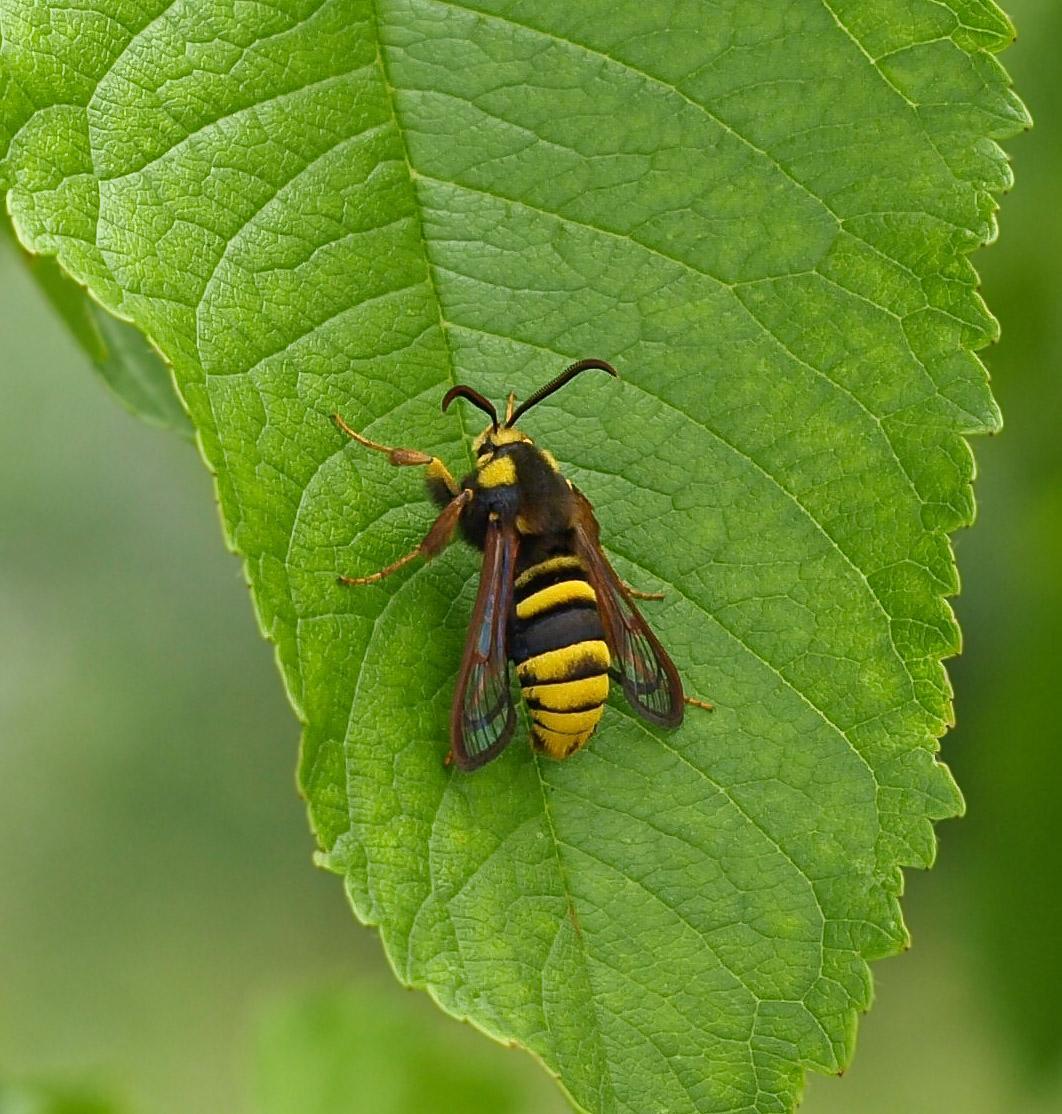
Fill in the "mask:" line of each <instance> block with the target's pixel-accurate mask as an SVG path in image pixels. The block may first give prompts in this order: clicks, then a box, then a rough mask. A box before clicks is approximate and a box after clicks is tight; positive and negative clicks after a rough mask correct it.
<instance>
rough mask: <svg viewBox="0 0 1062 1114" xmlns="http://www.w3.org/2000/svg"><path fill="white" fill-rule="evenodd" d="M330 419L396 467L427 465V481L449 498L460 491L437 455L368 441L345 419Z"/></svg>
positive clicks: (455, 495)
mask: <svg viewBox="0 0 1062 1114" xmlns="http://www.w3.org/2000/svg"><path fill="white" fill-rule="evenodd" d="M332 421H334V422H335V423H336V425H337V426H338V427H339V428H340V429H341V430H342V431H343V432H344V433H345V434H346V435H347V436H348V437H350V438H353V440H355V441H357V443H358V444H359V445H364V446H365V448H367V449H375V450H376V452H378V453H386V454H387V459H388V460H390V462H391V463H392V464H393V465H395V466H396V467H398V468H401V467H402V466H404V465H414V466H418V465H419V466H424V465H426V466H427V469H428V482H429V483H431V484H434V483H441V484H442V485H443V486H444V487H445V488H446V491H447V492H449V495H450V498H451V499H453V498H456V497H457V495H458V494H459V493H460V490H461V489H460V488H459V487H458V486H457V482H456V480H454V478H453V476H451V475H450V470H449V469H448V468H447V467H446V465H445V464H443V462H442V461H441V460H440V459H439V458H438V457H437V456H431V455H430V454H429V453H422V452H421V451H420V450H419V449H394V448H392V447H391V446H390V445H381V444H380V443H379V442H377V441H370V440H369V438H368V437H363V436H362V435H361V434H360V433H356V432H355V431H354V430H353V429H351V428H350V426H348V425H347V423H346V422H345V421H343V419H342V418H341V417H340V416H339V415H338V414H333V415H332Z"/></svg>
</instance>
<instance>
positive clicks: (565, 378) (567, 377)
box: [451, 356, 619, 428]
mask: <svg viewBox="0 0 1062 1114" xmlns="http://www.w3.org/2000/svg"><path fill="white" fill-rule="evenodd" d="M591 368H597V369H598V370H599V371H607V372H608V373H609V375H613V376H615V377H616V378H617V379H618V378H619V372H618V371H617V370H616V369H615V368H614V367H613V366H612V365H611V364H608V363H605V361H604V360H596V359H594V357H593V356H591V357H589V358H588V359H586V360H576V361H575V363H574V364H572V365H571V366H570V367H566V368H565V369H564V370H563V371H562V372H561V373H560V375H558V376H557V378H556V379H552V380H550V382H548V383H547V384H546V385H545V386H544V387H539V389H538V390H537V391H535V393H534V394H533V395H532V396H531V397H530V398H528V399H525V400H524V401H523V402H521V403H520V405H519V406H518V407H517V408H516V409H515V410H514V411H513V416H512V417H511V418H510V419H509V420H508V421H507V422H506V423H505V425H506V427H507V428H508V427H511V426H512V425H513V424H514V423H515V422H516V419H517V418H519V417H520V415H521V414H526V413H527V412H528V410H530V409H531V407H532V406H536V405H537V404H538V403H540V402H541V401H542V400H543V399H544V398H547V397H548V396H549V395H551V394H553V392H554V391H559V390H560V389H561V387H563V386H564V385H565V384H566V383H570V382H571V381H572V380H573V379H574V378H575V377H576V376H577V375H578V374H579V372H581V371H589V370H590V369H591ZM454 389H455V390H456V388H454ZM451 393H453V392H451Z"/></svg>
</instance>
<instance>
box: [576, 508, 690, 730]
mask: <svg viewBox="0 0 1062 1114" xmlns="http://www.w3.org/2000/svg"><path fill="white" fill-rule="evenodd" d="M572 490H573V493H574V496H575V515H574V526H575V542H576V549H577V551H578V554H579V556H580V557H581V558H582V560H583V564H584V565H585V566H586V571H587V575H588V576H589V578H590V584H591V586H592V587H593V589H594V593H595V594H596V596H597V610H598V613H599V614H600V616H601V625H602V626H603V627H604V629H605V641H606V642H607V643H608V649H609V654H610V655H611V657H612V668H613V670H614V671H615V672H616V674H617V675H618V677H619V680H620V683H621V684H622V686H623V691H624V693H625V694H626V696H627V699H628V700H629V701H630V703H631V706H632V707H633V708H634V710H635V711H636V712H637V713H638V714H639V715H640V716H641V717H642V718H643V719H647V720H649V722H650V723H659V724H661V725H663V726H665V727H674V726H676V725H677V724H679V723H681V722H682V711H683V708H682V681H681V680H680V679H679V675H678V670H677V669H676V668H675V664H674V662H673V661H672V660H671V659H670V658H669V657H668V656H667V653H666V652H665V650H664V648H663V646H661V645H660V641H659V639H658V638H657V637H656V635H655V634H653V632H652V631H651V630H650V629H649V624H648V623H647V622H646V621H645V620H644V619H643V618H642V616H641V613H640V612H639V611H638V609H637V607H635V606H634V602H633V600H632V599H631V597H630V595H629V594H628V592H627V589H626V588H624V586H623V582H622V581H621V580H620V578H619V577H618V576H617V575H616V573H615V570H614V569H613V568H612V566H611V565H610V564H609V563H608V558H607V557H606V556H605V554H604V553H603V552H602V550H601V541H600V530H599V528H598V525H597V519H596V518H594V512H593V508H592V507H591V506H590V501H589V500H588V499H587V498H586V496H585V495H583V493H582V492H581V491H579V490H578V488H573V489H572Z"/></svg>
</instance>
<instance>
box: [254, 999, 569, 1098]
mask: <svg viewBox="0 0 1062 1114" xmlns="http://www.w3.org/2000/svg"><path fill="white" fill-rule="evenodd" d="M440 1022H441V1018H440V1016H439V1014H438V1013H433V1012H432V1011H431V1008H430V1007H429V1006H428V1005H427V1004H426V1003H425V1002H419V1001H418V1002H413V1001H410V1000H408V999H407V1000H406V1001H402V999H401V997H400V995H399V994H398V992H397V991H396V990H394V988H391V989H387V988H385V987H378V986H374V985H372V984H368V985H365V984H362V985H359V986H357V987H351V988H349V989H341V990H329V991H317V992H314V993H306V994H302V995H300V996H299V997H297V998H290V999H287V1000H283V1001H279V1002H277V1003H276V1004H274V1005H273V1006H272V1007H271V1008H270V1010H269V1011H268V1012H267V1013H266V1014H265V1016H264V1017H263V1019H262V1021H261V1023H260V1025H259V1027H258V1034H257V1037H258V1039H257V1041H256V1047H255V1072H254V1075H255V1094H256V1096H257V1100H256V1102H255V1104H254V1109H255V1110H256V1111H258V1112H259V1114H336V1112H337V1111H347V1110H350V1111H358V1110H364V1111H371V1112H372V1114H418V1112H420V1111H425V1110H460V1111H462V1114H543V1112H544V1111H548V1110H554V1109H556V1110H558V1111H559V1110H560V1109H561V1108H560V1106H559V1105H554V1104H559V1103H560V1102H561V1099H560V1096H559V1095H556V1094H555V1093H554V1094H550V1093H549V1092H548V1090H545V1088H547V1087H548V1084H547V1083H546V1082H545V1080H542V1079H539V1080H537V1083H538V1084H539V1086H538V1087H536V1086H535V1084H536V1080H535V1078H534V1077H531V1078H530V1079H529V1078H528V1076H527V1073H528V1072H532V1071H533V1070H534V1069H533V1068H532V1067H531V1065H530V1064H528V1063H526V1062H517V1061H516V1060H515V1059H514V1057H513V1054H512V1052H506V1051H503V1050H501V1049H499V1048H491V1047H489V1046H486V1045H484V1044H483V1042H482V1041H479V1040H478V1039H477V1038H476V1037H474V1036H473V1034H472V1033H471V1031H467V1030H466V1031H464V1032H462V1031H461V1030H460V1029H457V1028H456V1027H447V1029H446V1030H445V1031H443V1030H442V1029H441V1028H440V1024H439V1023H440Z"/></svg>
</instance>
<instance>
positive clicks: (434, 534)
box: [336, 487, 473, 584]
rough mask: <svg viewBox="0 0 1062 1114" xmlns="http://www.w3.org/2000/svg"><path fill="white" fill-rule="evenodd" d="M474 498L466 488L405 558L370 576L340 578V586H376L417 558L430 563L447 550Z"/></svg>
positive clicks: (448, 505)
mask: <svg viewBox="0 0 1062 1114" xmlns="http://www.w3.org/2000/svg"><path fill="white" fill-rule="evenodd" d="M472 496H473V492H472V490H471V488H467V487H466V488H465V490H464V491H461V492H458V494H457V495H455V496H454V498H453V499H451V500H450V502H449V503H447V504H446V506H445V507H444V508H443V510H442V512H441V513H440V514H439V517H438V518H437V519H436V520H435V521H434V522H433V523H432V525H431V529H430V530H429V531H428V532H427V533H426V534H425V535H424V540H423V541H422V542H421V543H420V545H418V546H417V548H416V549H414V550H412V551H411V552H409V553H407V554H406V555H405V556H404V557H399V558H398V560H397V561H392V562H391V564H389V565H388V566H387V567H386V568H383V569H380V571H379V572H374V573H370V574H369V575H368V576H340V577H337V578H336V579H337V580H338V581H339V583H340V584H375V583H376V582H377V581H378V580H383V578H384V577H385V576H390V575H391V573H393V572H397V571H398V570H399V569H400V568H402V567H403V566H404V565H408V564H409V562H410V561H413V560H415V559H416V558H417V557H423V558H424V559H425V560H427V561H430V560H431V559H432V557H435V556H436V555H438V554H439V553H441V552H442V551H443V550H444V549H445V548H446V544H447V542H449V540H450V539H451V538H452V537H453V533H454V530H455V529H456V528H457V523H458V520H459V519H460V517H461V512H462V511H463V510H464V509H465V507H466V506H467V505H468V504H469V503H470V502H471V500H472Z"/></svg>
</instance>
